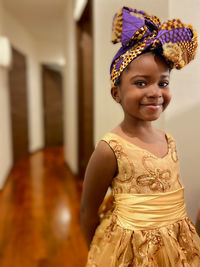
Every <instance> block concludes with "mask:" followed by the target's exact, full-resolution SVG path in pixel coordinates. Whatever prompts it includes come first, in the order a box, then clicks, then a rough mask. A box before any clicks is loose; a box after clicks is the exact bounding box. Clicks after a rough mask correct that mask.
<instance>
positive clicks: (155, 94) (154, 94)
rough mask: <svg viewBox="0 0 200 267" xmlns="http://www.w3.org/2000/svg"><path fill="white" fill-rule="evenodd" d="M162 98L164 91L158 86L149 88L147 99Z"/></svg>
mask: <svg viewBox="0 0 200 267" xmlns="http://www.w3.org/2000/svg"><path fill="white" fill-rule="evenodd" d="M161 96H162V91H161V89H160V87H159V86H158V85H152V86H151V87H149V90H148V92H147V97H151V98H159V97H161Z"/></svg>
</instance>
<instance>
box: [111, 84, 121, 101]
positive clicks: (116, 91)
mask: <svg viewBox="0 0 200 267" xmlns="http://www.w3.org/2000/svg"><path fill="white" fill-rule="evenodd" d="M111 95H112V97H113V99H114V100H115V101H116V102H117V103H121V98H120V90H119V86H114V87H112V88H111Z"/></svg>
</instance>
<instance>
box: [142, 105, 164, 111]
mask: <svg viewBox="0 0 200 267" xmlns="http://www.w3.org/2000/svg"><path fill="white" fill-rule="evenodd" d="M141 106H144V107H146V108H148V109H150V110H158V109H160V108H161V107H162V104H141Z"/></svg>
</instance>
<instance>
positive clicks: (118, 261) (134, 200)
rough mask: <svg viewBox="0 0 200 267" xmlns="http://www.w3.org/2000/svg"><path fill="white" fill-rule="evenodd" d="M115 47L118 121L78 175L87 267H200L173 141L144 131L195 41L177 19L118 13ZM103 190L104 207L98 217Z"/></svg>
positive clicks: (165, 99) (149, 127) (164, 105)
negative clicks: (173, 71)
mask: <svg viewBox="0 0 200 267" xmlns="http://www.w3.org/2000/svg"><path fill="white" fill-rule="evenodd" d="M119 41H121V43H122V47H121V48H120V50H119V51H118V52H117V54H116V56H115V57H114V59H113V61H112V64H111V82H112V86H111V95H112V97H113V99H114V100H115V101H116V102H117V103H119V104H120V105H121V107H122V109H123V112H124V119H123V121H122V122H121V123H120V124H119V125H118V126H117V127H116V128H114V129H113V130H112V131H111V132H109V133H107V134H106V135H105V136H104V137H103V138H102V139H101V140H100V142H99V143H98V145H97V147H96V149H95V151H94V152H93V154H92V156H91V159H90V161H89V163H88V167H87V170H86V174H85V179H84V188H83V195H82V216H81V219H82V227H83V231H84V234H85V237H86V241H87V243H88V246H90V250H89V255H88V262H87V267H89V266H90V267H107V266H109V267H117V266H120V267H122V266H123V267H131V266H143V267H144V266H145V267H147V266H148V267H151V266H152V267H153V266H156V267H162V266H163V267H164V266H165V267H169V266H176V267H182V266H184V267H189V266H190V267H191V266H193V267H196V266H200V239H199V237H198V235H197V233H196V231H195V228H194V226H193V223H192V222H191V220H190V219H189V218H188V216H187V214H186V211H185V204H184V188H183V186H182V184H181V180H180V172H179V165H178V157H177V152H176V145H175V140H174V138H173V137H172V136H171V135H170V134H168V133H165V132H163V131H161V130H158V129H156V128H154V127H153V125H152V122H153V121H155V120H157V119H158V118H159V117H160V115H161V114H162V112H163V111H164V110H165V109H166V108H167V106H168V104H169V103H170V100H171V94H170V71H171V69H173V68H177V69H180V68H182V67H183V66H185V65H186V64H188V63H189V62H190V61H191V60H192V59H193V58H194V55H195V51H196V47H197V38H196V34H195V32H194V30H193V29H192V27H191V26H188V25H184V24H183V23H182V22H181V21H180V20H178V19H176V20H172V21H167V22H164V23H163V24H161V23H160V21H159V19H158V18H157V17H155V16H149V15H148V14H146V13H144V12H143V11H137V10H133V9H131V8H125V7H124V8H122V9H121V10H120V11H119V12H118V13H117V14H116V15H115V16H114V21H113V42H114V43H116V42H119ZM109 186H110V187H111V191H112V205H111V207H110V208H109V210H108V211H107V212H105V210H103V217H102V216H101V217H100V216H99V213H98V211H99V207H100V205H101V203H102V201H103V199H104V197H105V194H106V192H107V189H108V187H109ZM101 210H102V209H101ZM91 241H92V243H91Z"/></svg>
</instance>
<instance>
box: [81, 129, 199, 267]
mask: <svg viewBox="0 0 200 267" xmlns="http://www.w3.org/2000/svg"><path fill="white" fill-rule="evenodd" d="M166 138H167V141H168V153H167V155H165V156H164V157H162V158H159V157H156V156H155V155H153V154H152V153H150V152H149V151H147V150H145V149H142V148H140V147H138V146H136V145H134V144H132V143H130V142H128V141H127V140H125V139H123V138H122V137H120V136H118V135H116V134H114V133H108V134H106V135H105V136H104V137H103V138H102V140H103V141H105V142H107V143H108V145H109V146H110V147H111V149H112V150H113V152H114V154H115V156H116V159H117V163H118V174H117V176H116V177H115V178H114V179H113V181H112V186H111V191H112V197H113V202H112V203H113V205H112V208H110V209H109V210H108V211H107V212H104V216H103V218H101V222H100V224H99V226H98V227H97V229H96V232H95V235H94V238H93V240H92V243H91V247H90V250H89V254H88V261H87V265H86V266H87V267H136V266H137V267H140V266H141V267H170V266H173V267H175V266H176V267H198V266H199V267H200V238H199V236H198V234H197V233H196V230H195V227H194V225H193V223H192V222H191V220H190V219H189V218H188V217H187V214H186V211H185V204H184V192H183V191H184V188H183V187H182V185H181V181H180V174H179V164H178V158H177V152H176V145H175V141H174V139H173V137H172V136H170V135H169V134H166ZM104 209H105V205H104V203H103V206H102V210H103V211H105V210H104Z"/></svg>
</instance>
